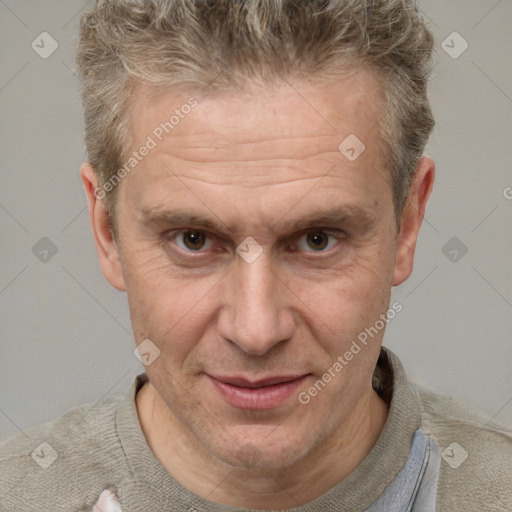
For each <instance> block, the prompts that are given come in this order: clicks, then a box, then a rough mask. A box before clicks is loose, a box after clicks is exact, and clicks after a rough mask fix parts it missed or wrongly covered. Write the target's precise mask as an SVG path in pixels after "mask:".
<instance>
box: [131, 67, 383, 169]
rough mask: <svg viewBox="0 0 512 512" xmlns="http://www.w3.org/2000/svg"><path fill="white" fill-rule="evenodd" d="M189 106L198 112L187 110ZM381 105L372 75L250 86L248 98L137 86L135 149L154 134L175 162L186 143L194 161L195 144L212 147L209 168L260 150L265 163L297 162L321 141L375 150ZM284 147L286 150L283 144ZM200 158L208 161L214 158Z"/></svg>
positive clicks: (255, 154) (365, 72) (134, 98)
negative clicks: (352, 142)
mask: <svg viewBox="0 0 512 512" xmlns="http://www.w3.org/2000/svg"><path fill="white" fill-rule="evenodd" d="M191 98H193V99H194V101H195V102H197V106H194V107H190V105H189V103H190V101H191ZM382 100H383V94H382V90H381V85H380V83H379V82H378V81H377V79H376V78H375V76H374V75H373V74H372V73H371V72H370V71H369V70H361V71H359V72H354V73H353V74H351V75H350V76H347V77H344V78H340V79H339V80H337V81H334V82H329V83H323V84H320V83H315V82H313V81H311V80H310V81H305V80H302V81H297V80H295V81H292V80H285V79H283V80H281V81H279V82H277V83H276V84H273V85H271V86H269V87H267V88H265V87H262V86H261V87H257V86H253V87H251V88H250V89H248V90H245V91H244V92H238V91H230V92H223V93H215V92H214V89H213V86H210V87H207V88H205V89H203V91H202V92H201V91H193V90H190V91H185V90H183V89H175V90H163V91H162V90H160V91H158V92H155V91H154V90H153V89H151V88H150V87H149V86H139V87H138V88H136V89H135V91H134V93H133V95H132V96H131V102H130V109H129V118H128V128H129V130H130V133H131V139H132V146H133V149H136V148H137V147H139V145H140V144H141V143H143V142H144V140H145V139H146V137H147V136H148V135H151V134H152V135H153V138H157V139H159V138H160V136H161V138H162V139H163V140H162V141H160V140H156V143H157V145H158V146H160V149H163V146H165V150H168V151H170V150H174V151H176V154H177V155H180V154H181V153H185V152H186V151H187V149H189V148H188V147H187V146H188V145H187V144H186V145H185V146H184V145H183V142H184V140H183V138H184V137H186V138H187V140H188V141H190V144H191V145H192V148H191V149H194V150H195V154H196V155H197V154H199V152H200V149H201V148H200V147H197V146H195V145H194V142H196V143H197V144H199V143H201V144H202V145H203V147H204V149H206V150H208V148H209V146H210V145H212V146H214V147H215V149H216V153H215V155H212V156H213V158H212V160H214V159H218V157H219V151H222V150H223V149H226V148H228V149H229V150H230V151H231V157H232V158H237V157H240V159H241V160H242V159H245V160H249V159H251V158H253V159H254V160H258V155H259V151H260V147H263V148H264V149H265V150H266V153H265V155H266V156H269V155H270V156H275V157H276V158H279V157H285V156H288V155H286V154H284V152H285V151H286V149H289V150H290V153H291V152H294V153H295V152H296V151H297V150H298V151H299V155H298V156H299V157H300V156H301V154H302V151H300V150H301V147H303V146H304V144H303V141H304V140H312V139H313V140H314V141H320V139H322V138H324V140H325V141H326V142H327V141H328V143H329V144H331V145H332V144H336V142H338V144H339V142H341V141H342V140H343V139H344V138H345V137H346V136H348V135H350V134H355V135H356V136H358V138H360V139H365V140H368V142H370V141H369V137H373V136H374V135H375V134H376V133H377V132H378V130H376V129H375V128H376V127H375V123H376V122H378V120H379V119H380V117H381V113H382V108H383V101H382ZM169 125H171V126H169ZM159 127H160V130H159ZM166 127H167V129H166ZM285 139H286V141H287V144H282V142H283V140H285ZM161 142H163V143H164V144H161ZM255 143H260V147H255ZM251 144H252V146H253V148H251V147H250V145H251ZM338 144H336V147H335V149H337V146H338ZM242 147H243V149H240V148H242ZM156 149H157V150H158V149H159V148H156ZM197 150H199V151H197ZM237 150H239V151H242V152H243V153H242V154H239V153H237ZM272 150H275V151H272ZM205 153H206V152H205ZM267 153H268V154H267ZM202 156H204V158H205V159H207V157H208V156H209V155H208V154H205V155H202Z"/></svg>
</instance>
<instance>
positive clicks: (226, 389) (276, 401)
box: [210, 375, 308, 410]
mask: <svg viewBox="0 0 512 512" xmlns="http://www.w3.org/2000/svg"><path fill="white" fill-rule="evenodd" d="M307 377H308V376H307V375H304V377H300V378H298V379H295V380H292V381H290V382H283V383H280V384H274V385H272V386H265V387H261V388H244V387H239V386H233V385H232V384H226V383H225V382H220V381H218V380H217V379H214V378H213V377H210V380H211V381H212V382H213V384H214V385H215V388H216V389H217V391H219V393H220V394H221V395H222V396H223V398H224V399H225V400H226V402H228V404H230V405H232V406H233V407H237V408H239V409H256V410H263V409H273V408H275V407H279V406H280V405H282V404H283V403H284V402H286V400H287V399H288V398H290V396H291V395H293V393H294V392H295V391H296V390H297V388H298V387H299V386H300V385H301V384H302V383H303V382H304V381H305V380H306V378H307Z"/></svg>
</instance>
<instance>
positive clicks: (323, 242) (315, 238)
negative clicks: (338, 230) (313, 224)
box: [308, 233, 328, 249]
mask: <svg viewBox="0 0 512 512" xmlns="http://www.w3.org/2000/svg"><path fill="white" fill-rule="evenodd" d="M308 239H309V241H310V242H312V243H313V245H314V246H315V247H316V248H317V249H324V248H325V247H326V246H327V243H328V242H327V237H326V236H325V235H324V234H323V233H312V234H310V235H308Z"/></svg>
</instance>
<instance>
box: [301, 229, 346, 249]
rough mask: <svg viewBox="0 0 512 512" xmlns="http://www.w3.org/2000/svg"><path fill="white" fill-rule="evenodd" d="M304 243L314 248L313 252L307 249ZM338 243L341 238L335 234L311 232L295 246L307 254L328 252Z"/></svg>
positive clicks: (320, 231)
mask: <svg viewBox="0 0 512 512" xmlns="http://www.w3.org/2000/svg"><path fill="white" fill-rule="evenodd" d="M303 241H305V243H306V246H307V247H309V248H312V250H309V249H307V248H305V247H306V246H305V245H304V244H303V243H302V242H303ZM338 241H339V236H336V235H335V234H334V233H331V232H329V231H322V230H317V231H309V232H308V233H306V234H304V235H302V236H301V237H300V238H299V239H298V241H297V242H296V244H294V245H296V246H297V247H298V248H299V249H300V250H303V251H306V252H327V251H328V250H330V249H331V248H332V247H333V246H335V245H336V244H337V243H338Z"/></svg>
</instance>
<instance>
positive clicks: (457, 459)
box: [410, 384, 512, 511]
mask: <svg viewBox="0 0 512 512" xmlns="http://www.w3.org/2000/svg"><path fill="white" fill-rule="evenodd" d="M410 386H411V389H412V391H413V393H414V395H415V396H416V399H417V402H418V405H419V409H420V415H421V423H422V427H423V429H424V430H425V431H426V432H428V433H429V434H430V435H431V436H432V437H433V438H434V439H435V440H436V442H437V444H438V446H439V450H440V452H441V466H440V471H439V486H438V500H439V510H455V509H457V507H459V509H460V507H461V506H465V507H466V508H464V510H484V509H485V510H491V511H494V510H496V511H498V510H504V507H505V506H507V507H508V508H507V510H508V509H510V508H511V507H512V496H511V494H510V489H512V429H510V428H508V427H506V426H505V425H501V424H500V423H498V422H496V421H493V419H492V418H490V417H488V416H486V415H485V414H483V413H481V412H479V411H477V410H475V409H473V408H471V407H468V406H466V405H464V404H463V403H461V402H460V401H458V400H456V399H455V398H453V397H451V396H449V395H446V394H439V393H434V392H432V391H429V390H426V389H424V388H422V387H420V386H418V385H415V384H411V385H410ZM479 507H480V508H479Z"/></svg>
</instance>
